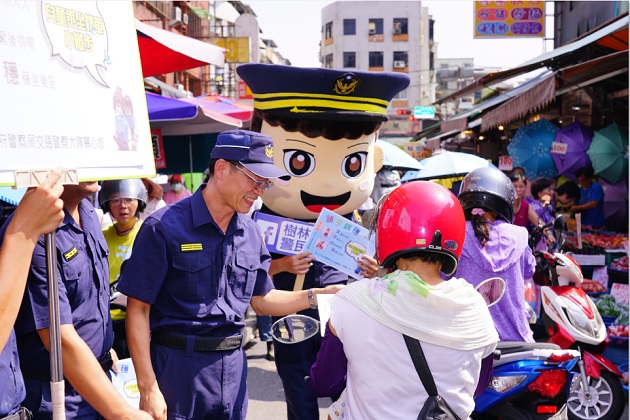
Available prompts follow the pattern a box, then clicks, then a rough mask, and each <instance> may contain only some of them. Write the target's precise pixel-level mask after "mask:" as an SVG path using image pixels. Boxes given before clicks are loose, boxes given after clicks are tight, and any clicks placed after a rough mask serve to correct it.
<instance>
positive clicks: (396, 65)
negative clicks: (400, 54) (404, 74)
mask: <svg viewBox="0 0 630 420" xmlns="http://www.w3.org/2000/svg"><path fill="white" fill-rule="evenodd" d="M405 67H407V63H405V62H404V61H403V60H396V61H394V68H395V69H404V68H405Z"/></svg>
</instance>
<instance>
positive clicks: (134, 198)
mask: <svg viewBox="0 0 630 420" xmlns="http://www.w3.org/2000/svg"><path fill="white" fill-rule="evenodd" d="M147 197H148V193H147V190H146V188H145V187H144V183H143V182H142V180H140V179H119V180H112V181H105V182H103V184H102V185H101V191H100V194H99V196H98V198H99V204H100V206H101V208H102V209H103V211H104V212H105V213H109V214H110V215H111V217H112V219H113V220H114V224H112V225H111V226H109V227H107V228H106V229H104V230H103V236H104V237H105V242H107V247H108V248H109V257H108V261H109V286H110V294H112V295H113V294H114V293H116V287H117V284H118V280H119V278H120V272H121V266H122V264H123V262H124V261H126V260H127V259H129V257H130V256H131V249H132V247H133V242H134V240H135V239H136V235H137V234H138V230H139V229H140V225H142V220H141V219H140V214H141V213H142V211H143V210H144V209H145V208H146V205H147ZM125 308H126V299H125V297H124V296H120V297H119V298H118V299H117V300H116V302H112V307H111V309H110V314H111V317H112V326H113V329H114V344H113V348H114V350H115V351H116V354H117V355H118V357H119V358H121V359H126V358H128V357H129V349H128V348H127V336H126V332H125V315H126V312H125Z"/></svg>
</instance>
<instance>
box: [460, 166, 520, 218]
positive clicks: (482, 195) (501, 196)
mask: <svg viewBox="0 0 630 420" xmlns="http://www.w3.org/2000/svg"><path fill="white" fill-rule="evenodd" d="M515 197H516V191H515V190H514V185H512V181H510V178H508V177H507V175H505V174H504V173H503V172H501V171H500V170H498V169H496V168H491V167H484V168H478V169H475V170H473V171H471V172H470V173H469V174H468V175H466V177H464V180H463V181H462V185H461V188H460V190H459V195H458V196H457V199H458V200H459V202H460V203H461V205H462V207H463V208H464V212H465V213H466V215H467V216H468V215H469V214H470V211H471V209H473V208H475V207H480V208H484V209H486V210H490V211H494V212H496V213H497V214H499V216H501V217H502V218H503V219H505V220H506V221H507V222H508V223H512V222H513V221H514V198H515Z"/></svg>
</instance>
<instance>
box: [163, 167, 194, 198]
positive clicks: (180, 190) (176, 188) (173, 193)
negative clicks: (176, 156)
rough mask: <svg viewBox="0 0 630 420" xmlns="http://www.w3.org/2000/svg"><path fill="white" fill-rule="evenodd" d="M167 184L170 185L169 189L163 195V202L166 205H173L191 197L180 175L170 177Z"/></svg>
mask: <svg viewBox="0 0 630 420" xmlns="http://www.w3.org/2000/svg"><path fill="white" fill-rule="evenodd" d="M168 183H169V184H170V185H171V189H170V190H168V191H166V192H165V193H164V202H165V203H166V204H173V203H176V202H178V201H179V200H183V199H184V198H188V197H190V196H191V195H192V193H191V192H190V191H188V189H187V188H186V187H184V179H183V178H182V176H181V175H179V174H175V175H172V176H171V177H170V178H169V180H168Z"/></svg>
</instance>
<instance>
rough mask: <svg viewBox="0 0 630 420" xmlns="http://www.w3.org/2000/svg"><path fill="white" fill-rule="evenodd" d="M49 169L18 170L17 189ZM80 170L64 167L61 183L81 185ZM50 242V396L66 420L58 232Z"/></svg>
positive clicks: (57, 413)
mask: <svg viewBox="0 0 630 420" xmlns="http://www.w3.org/2000/svg"><path fill="white" fill-rule="evenodd" d="M49 172H50V171H49V170H36V171H16V172H15V186H16V188H22V187H33V186H37V185H39V184H41V182H42V181H43V180H44V179H46V176H47V175H48V173H49ZM78 180H79V178H78V176H77V171H76V169H71V170H64V171H63V173H62V175H61V177H60V178H59V181H58V182H59V183H60V184H78V183H79V181H78ZM44 240H45V244H46V276H47V279H48V314H49V315H48V317H49V321H50V325H49V326H48V337H49V342H50V344H49V345H50V395H51V400H52V412H53V419H54V420H65V419H66V410H65V383H64V381H63V363H62V354H61V317H60V315H59V288H58V284H57V279H58V275H57V244H56V241H55V233H54V232H52V233H47V234H46V235H44Z"/></svg>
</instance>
